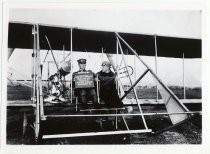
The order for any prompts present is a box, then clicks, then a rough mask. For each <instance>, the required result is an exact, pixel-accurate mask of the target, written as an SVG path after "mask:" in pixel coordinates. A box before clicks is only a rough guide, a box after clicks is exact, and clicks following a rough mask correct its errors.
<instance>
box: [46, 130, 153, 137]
mask: <svg viewBox="0 0 210 154" xmlns="http://www.w3.org/2000/svg"><path fill="white" fill-rule="evenodd" d="M150 132H152V130H151V129H140V130H122V131H106V132H88V133H73V134H55V135H43V139H51V138H67V137H84V136H100V135H117V134H134V133H150Z"/></svg>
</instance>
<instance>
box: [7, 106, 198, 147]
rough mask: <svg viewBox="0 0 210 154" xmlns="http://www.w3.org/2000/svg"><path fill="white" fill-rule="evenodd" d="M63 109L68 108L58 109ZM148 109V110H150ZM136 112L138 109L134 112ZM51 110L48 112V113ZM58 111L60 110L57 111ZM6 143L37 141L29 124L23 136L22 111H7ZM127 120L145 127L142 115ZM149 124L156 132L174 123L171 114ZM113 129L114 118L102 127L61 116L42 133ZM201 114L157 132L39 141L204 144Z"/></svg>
mask: <svg viewBox="0 0 210 154" xmlns="http://www.w3.org/2000/svg"><path fill="white" fill-rule="evenodd" d="M59 110H63V111H64V112H67V111H68V108H65V109H59ZM143 110H144V112H148V111H150V112H156V111H157V110H158V111H161V112H164V111H165V110H164V108H163V107H158V108H157V107H154V106H152V107H148V106H144V107H143ZM147 110H148V111H147ZM133 112H134V113H135V110H134V111H133ZM26 113H27V115H28V117H29V123H30V118H32V119H33V115H32V114H31V113H33V112H32V111H31V110H30V109H28V110H27V111H26ZM50 113H52V112H51V111H48V114H50ZM56 113H58V112H56ZM7 119H8V122H7V144H37V143H35V142H34V134H33V129H32V128H31V127H30V125H28V127H27V130H26V134H25V136H24V137H23V136H22V132H23V130H22V122H23V114H22V111H21V110H17V109H16V110H8V116H7ZM126 121H127V123H128V125H129V128H130V129H143V128H144V127H143V123H142V122H141V118H140V117H127V118H126ZM146 121H147V125H148V127H149V128H151V129H152V130H153V131H154V132H156V133H157V132H158V131H160V130H162V129H163V128H167V127H169V126H171V122H170V119H169V117H168V116H164V115H159V116H147V117H146ZM118 126H119V129H121V130H124V129H125V126H124V124H123V123H122V121H119V125H118ZM103 130H106V131H111V130H115V126H114V125H112V119H108V120H107V121H105V122H103V129H101V127H100V124H99V122H98V121H97V120H96V119H95V118H68V119H67V118H61V119H60V118H59V119H49V120H48V121H47V122H44V123H42V133H43V134H58V133H60V134H62V133H73V132H88V131H89V132H93V131H103ZM201 130H202V129H201V115H195V116H194V117H193V118H192V119H191V120H189V121H186V122H184V123H182V124H180V125H178V126H176V127H174V128H171V129H169V130H166V131H163V132H161V131H160V132H159V133H158V134H151V133H149V134H127V135H107V136H94V137H75V138H62V139H44V140H41V141H40V142H39V143H38V144H44V145H46V144H49V145H54V144H56V145H57V144H74V145H75V144H88V145H89V144H106V145H107V144H108V145H109V144H201V143H202V132H201Z"/></svg>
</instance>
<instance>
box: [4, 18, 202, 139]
mask: <svg viewBox="0 0 210 154" xmlns="http://www.w3.org/2000/svg"><path fill="white" fill-rule="evenodd" d="M63 46H65V50H66V51H69V55H68V56H69V57H70V59H68V60H66V59H64V61H63V63H62V65H60V66H58V64H57V63H56V57H55V55H54V54H53V50H63ZM8 48H9V54H8V55H9V57H10V56H11V54H12V53H13V52H15V48H23V49H32V50H33V54H32V57H31V58H32V59H33V70H32V75H31V76H32V80H31V84H30V85H29V86H30V87H31V88H32V93H33V95H32V98H31V100H29V101H27V102H26V103H25V104H19V103H18V101H16V102H15V104H11V103H8V107H12V106H18V105H19V106H20V107H24V106H31V107H33V108H34V111H35V112H34V113H35V115H34V116H35V120H34V123H33V124H34V125H33V126H34V132H35V140H38V139H39V138H42V139H47V138H59V137H75V136H95V135H110V134H128V133H152V132H153V130H152V129H150V128H149V127H148V125H147V121H146V119H145V116H152V115H154V116H155V115H168V116H169V117H170V120H171V123H172V125H173V126H176V125H178V124H180V123H182V122H184V121H186V120H188V119H189V118H190V117H191V115H192V114H194V113H200V112H192V111H189V110H188V108H186V106H185V105H184V104H183V103H181V102H180V100H179V99H178V97H177V96H176V95H175V94H174V93H173V92H172V91H171V90H170V89H169V88H168V87H167V86H166V85H165V84H164V81H162V80H161V79H160V78H159V77H158V76H157V74H156V73H155V72H154V71H153V70H152V69H151V68H150V67H149V65H147V63H145V62H144V61H143V59H142V58H141V56H140V55H147V56H155V55H156V56H161V57H176V58H182V56H183V53H184V56H185V58H201V40H200V39H189V38H175V37H166V36H157V35H142V34H132V33H122V32H114V31H113V32H112V31H98V30H87V29H80V28H77V27H61V26H56V25H44V24H33V23H18V22H10V23H9V35H8ZM102 48H103V52H104V53H105V54H106V55H107V58H108V59H109V61H110V62H111V64H112V67H113V69H114V71H115V72H116V73H117V74H118V77H117V81H118V91H119V95H120V97H121V100H122V101H123V102H125V99H126V97H127V95H128V94H129V93H130V92H131V91H132V92H133V93H134V98H135V99H134V104H132V105H133V106H136V107H137V108H138V113H129V112H126V111H125V108H113V109H108V108H103V109H94V108H92V109H90V108H89V109H87V110H86V111H90V112H88V113H86V112H85V113H84V112H83V111H81V110H78V108H79V104H78V101H77V98H75V96H74V94H73V88H72V71H71V70H72V67H73V66H72V63H71V62H72V61H73V59H72V58H73V56H72V53H73V52H74V51H81V52H93V53H100V52H101V49H102ZM41 50H48V53H49V52H50V53H51V55H52V56H53V59H54V63H55V64H56V69H57V71H56V72H55V73H58V76H55V77H56V78H54V79H53V80H59V81H60V82H61V86H63V85H64V84H65V83H68V82H65V76H66V75H67V74H70V82H69V84H68V87H69V88H66V87H65V88H64V89H65V90H64V89H63V90H58V91H57V92H58V93H60V92H65V94H66V95H67V96H68V97H67V98H68V100H65V103H64V104H65V105H70V106H72V108H74V109H75V111H76V112H72V113H69V114H59V115H58V114H46V113H45V108H46V106H48V105H49V103H47V101H45V98H46V97H47V95H49V86H44V85H43V82H44V81H43V79H42V71H43V69H42V67H43V66H42V62H41V60H40V52H42V51H41ZM125 50H128V51H129V52H128V54H130V55H134V56H136V58H137V59H138V60H139V61H140V62H141V63H142V64H143V65H144V66H145V71H144V73H143V74H142V75H141V76H139V77H138V78H137V80H136V81H135V82H134V83H133V82H132V81H131V75H132V73H133V69H132V67H130V66H129V65H128V64H127V63H126V60H125ZM157 50H158V52H157ZM157 53H158V54H157ZM112 54H115V55H116V56H118V55H120V56H121V57H122V58H121V60H120V59H119V58H118V61H116V59H114V58H113V57H112ZM46 56H47V55H46ZM120 63H123V64H124V65H123V66H121V65H119V64H120ZM148 73H150V74H151V76H152V77H153V79H154V81H155V82H156V84H157V87H158V91H159V93H160V94H161V97H162V99H163V102H164V104H165V107H166V109H167V112H166V113H153V112H150V113H143V111H142V107H141V102H140V100H139V99H138V96H137V92H136V85H137V84H138V83H139V82H140V81H141V80H142V78H144V76H145V75H146V74H148ZM51 75H53V74H51ZM121 77H127V78H128V79H129V81H130V87H129V88H128V89H127V90H126V91H124V89H123V88H122V84H121V82H120V79H121ZM11 82H12V81H11ZM47 82H49V80H48V81H47ZM46 88H47V89H46ZM97 92H98V93H99V90H98V86H97ZM67 93H68V94H67ZM58 99H59V100H57V101H59V102H60V103H62V102H64V101H63V100H62V99H60V98H58ZM98 101H99V102H100V99H99V100H98ZM125 104H126V102H125ZM55 105H56V104H55ZM65 105H64V106H65ZM126 105H127V106H129V104H126ZM50 107H53V106H52V105H51V106H50ZM100 110H112V111H116V113H112V114H98V113H97V114H96V113H95V112H93V111H100ZM126 116H139V117H141V119H142V123H143V126H144V128H143V129H137V130H130V129H129V126H128V124H127V123H126V119H125V117H126ZM24 117H25V116H24ZM59 117H67V118H68V117H69V118H70V117H71V118H74V117H116V119H117V118H122V119H123V122H124V125H125V128H126V130H114V131H100V132H85V133H71V134H52V135H45V134H41V135H40V128H41V127H42V121H46V120H48V119H50V118H59ZM26 120H27V118H26V117H25V120H24V129H25V125H26V123H27V121H26ZM116 123H117V120H116ZM116 127H117V124H116Z"/></svg>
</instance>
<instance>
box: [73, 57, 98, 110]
mask: <svg viewBox="0 0 210 154" xmlns="http://www.w3.org/2000/svg"><path fill="white" fill-rule="evenodd" d="M77 62H78V65H79V71H77V72H74V73H73V75H72V78H73V88H74V89H75V90H74V92H75V95H77V96H78V100H79V102H81V103H82V107H84V108H87V98H88V96H89V97H90V98H91V100H92V102H93V104H94V107H98V101H97V95H96V91H95V85H94V78H95V74H94V73H93V72H92V71H91V70H85V68H86V59H79V60H77ZM84 75H86V76H89V79H90V78H91V79H92V82H91V81H88V80H84V78H83V77H84ZM82 78H83V80H82ZM79 80H82V81H79ZM89 84H90V85H89Z"/></svg>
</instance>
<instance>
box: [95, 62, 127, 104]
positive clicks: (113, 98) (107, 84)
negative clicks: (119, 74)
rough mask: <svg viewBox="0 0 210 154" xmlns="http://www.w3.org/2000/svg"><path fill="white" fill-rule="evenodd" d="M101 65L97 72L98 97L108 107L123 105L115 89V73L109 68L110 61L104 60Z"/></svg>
mask: <svg viewBox="0 0 210 154" xmlns="http://www.w3.org/2000/svg"><path fill="white" fill-rule="evenodd" d="M101 66H102V70H101V71H100V72H98V73H97V75H98V79H99V80H100V95H99V96H100V98H101V99H102V100H103V101H104V102H105V104H106V105H107V107H109V108H116V107H117V108H120V107H123V103H122V102H121V100H120V98H119V96H118V93H117V89H116V84H115V77H116V74H114V73H113V72H112V71H111V70H110V68H111V63H110V62H108V61H104V62H103V63H102V65H101Z"/></svg>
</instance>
